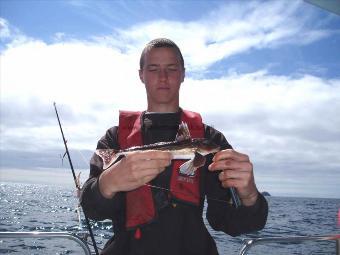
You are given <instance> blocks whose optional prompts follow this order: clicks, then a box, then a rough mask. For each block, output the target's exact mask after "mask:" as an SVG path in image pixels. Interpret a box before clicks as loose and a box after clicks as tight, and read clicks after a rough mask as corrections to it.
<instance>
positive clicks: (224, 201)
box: [144, 184, 231, 204]
mask: <svg viewBox="0 0 340 255" xmlns="http://www.w3.org/2000/svg"><path fill="white" fill-rule="evenodd" d="M144 186H148V187H150V188H154V189H160V190H165V191H169V192H172V193H178V194H185V195H186V193H184V192H181V191H175V190H171V189H168V188H164V187H159V186H155V185H151V184H144ZM206 197H207V199H209V200H213V201H216V202H222V203H227V204H231V203H230V202H229V201H227V200H223V199H218V198H211V197H208V196H206ZM195 198H199V197H197V196H196V197H195Z"/></svg>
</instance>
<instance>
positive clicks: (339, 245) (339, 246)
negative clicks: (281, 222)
mask: <svg viewBox="0 0 340 255" xmlns="http://www.w3.org/2000/svg"><path fill="white" fill-rule="evenodd" d="M307 241H309V242H310V241H335V242H336V248H335V249H336V252H335V253H334V254H336V255H340V234H331V235H320V236H285V237H263V238H262V237H261V238H249V239H244V240H243V246H242V248H241V250H240V252H239V255H246V254H248V251H249V250H250V249H251V248H252V247H254V246H256V245H261V244H262V245H263V244H270V243H285V244H289V243H291V244H296V243H303V242H307Z"/></svg>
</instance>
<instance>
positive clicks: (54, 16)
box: [0, 0, 340, 198]
mask: <svg viewBox="0 0 340 255" xmlns="http://www.w3.org/2000/svg"><path fill="white" fill-rule="evenodd" d="M158 37H167V38H170V39H172V40H174V41H175V42H176V43H177V44H178V46H179V47H180V48H181V50H182V53H183V56H184V59H185V67H186V78H185V81H184V83H183V84H182V87H181V92H180V93H181V96H180V105H181V107H182V108H184V109H188V110H192V111H196V112H200V113H201V114H202V117H203V120H204V122H205V123H206V124H209V125H212V126H213V127H215V128H217V129H218V130H220V131H221V132H223V134H224V135H225V136H226V138H227V140H228V141H229V143H230V144H231V145H232V146H233V147H234V149H235V150H237V151H240V152H243V153H246V154H248V155H249V156H250V159H251V161H252V163H253V165H254V173H255V180H256V183H257V186H258V189H259V190H260V191H268V192H269V193H271V194H272V195H276V196H300V197H324V198H340V188H339V187H340V156H339V155H340V154H339V152H340V118H339V116H340V71H339V70H340V51H339V45H340V16H338V15H337V14H334V13H332V12H329V11H326V10H324V9H321V8H319V7H317V6H314V5H312V4H310V3H307V2H304V1H288V0H287V1H199V0H197V1H196V0H195V1H191V0H186V1H170V0H168V1H153V0H144V1H137V0H136V1H103V0H99V1H78V0H70V1H62V0H60V1H32V0H25V1H24V0H0V40H1V42H0V99H1V101H0V180H1V179H2V180H5V179H6V178H5V177H6V176H8V175H11V171H12V172H13V174H14V175H15V178H17V179H18V180H22V179H25V178H27V172H24V171H27V170H36V171H45V172H44V173H46V172H48V171H50V172H52V171H59V170H60V171H61V170H63V169H67V168H68V164H67V163H66V162H63V163H62V160H61V158H60V155H61V154H63V153H64V148H63V146H64V145H63V143H62V139H61V134H60V130H59V127H58V123H57V119H56V115H55V112H54V108H53V102H56V103H57V107H58V111H59V115H60V118H61V121H62V125H63V128H64V132H65V136H66V139H67V140H68V146H69V149H70V151H71V156H72V159H73V163H74V166H75V168H76V171H80V170H81V169H88V161H89V159H90V157H91V155H92V153H93V151H94V150H95V148H96V144H97V141H98V139H99V138H100V137H101V136H102V135H104V133H105V131H106V130H107V129H108V128H109V127H111V126H113V125H116V124H117V123H118V122H117V118H118V111H119V110H120V109H122V110H145V109H146V96H145V89H144V87H143V84H142V83H141V82H140V80H139V77H138V68H139V67H138V63H139V57H140V53H141V51H142V49H143V47H144V45H145V44H146V43H147V42H148V41H150V40H152V39H154V38H158ZM18 169H19V170H18ZM20 169H22V170H20ZM58 169H59V170H58ZM21 171H22V175H21V174H20V173H21ZM45 175H46V174H45ZM11 179H13V176H12V178H11ZM69 181H72V177H71V175H70V180H69ZM37 182H39V180H38V179H37Z"/></svg>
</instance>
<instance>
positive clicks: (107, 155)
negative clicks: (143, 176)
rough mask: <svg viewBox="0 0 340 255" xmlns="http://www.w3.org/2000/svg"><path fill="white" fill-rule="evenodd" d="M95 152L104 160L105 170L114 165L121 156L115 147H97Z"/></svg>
mask: <svg viewBox="0 0 340 255" xmlns="http://www.w3.org/2000/svg"><path fill="white" fill-rule="evenodd" d="M95 153H96V154H97V155H98V156H99V157H100V158H101V159H102V160H103V169H104V170H106V169H108V168H109V167H110V166H112V165H113V164H114V163H115V162H116V160H117V159H118V158H119V156H120V153H119V151H117V150H114V149H97V150H96V152H95Z"/></svg>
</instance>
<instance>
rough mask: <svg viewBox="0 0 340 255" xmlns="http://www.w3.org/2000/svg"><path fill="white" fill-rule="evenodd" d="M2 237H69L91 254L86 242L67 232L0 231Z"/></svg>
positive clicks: (0, 237) (87, 253)
mask: <svg viewBox="0 0 340 255" xmlns="http://www.w3.org/2000/svg"><path fill="white" fill-rule="evenodd" d="M4 238H61V239H69V240H71V241H74V242H76V243H78V244H79V246H80V247H81V248H82V249H83V251H84V254H85V255H91V250H90V248H89V246H88V244H87V242H86V241H85V240H83V239H81V238H80V237H79V236H77V235H75V234H72V233H69V232H38V231H31V232H0V239H4Z"/></svg>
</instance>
